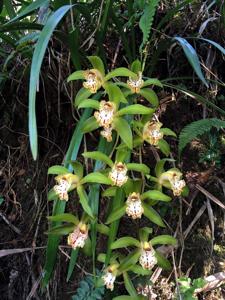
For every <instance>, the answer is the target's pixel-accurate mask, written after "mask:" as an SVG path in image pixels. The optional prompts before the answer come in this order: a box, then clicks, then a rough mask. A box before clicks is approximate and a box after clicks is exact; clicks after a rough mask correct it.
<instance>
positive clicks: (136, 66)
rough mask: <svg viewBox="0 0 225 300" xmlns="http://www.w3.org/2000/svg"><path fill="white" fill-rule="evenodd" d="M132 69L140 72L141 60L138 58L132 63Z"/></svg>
mask: <svg viewBox="0 0 225 300" xmlns="http://www.w3.org/2000/svg"><path fill="white" fill-rule="evenodd" d="M130 69H131V71H132V72H134V73H136V74H138V72H141V70H142V68H141V62H140V60H139V59H136V60H135V61H134V62H132V64H131V68H130Z"/></svg>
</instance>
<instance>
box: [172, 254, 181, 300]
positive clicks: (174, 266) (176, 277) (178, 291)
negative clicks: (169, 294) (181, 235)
mask: <svg viewBox="0 0 225 300" xmlns="http://www.w3.org/2000/svg"><path fill="white" fill-rule="evenodd" d="M171 254H172V260H173V271H174V276H175V282H176V286H177V295H178V297H179V298H178V299H179V300H182V297H181V294H180V287H179V283H178V275H177V269H176V262H175V257H174V250H172V252H171Z"/></svg>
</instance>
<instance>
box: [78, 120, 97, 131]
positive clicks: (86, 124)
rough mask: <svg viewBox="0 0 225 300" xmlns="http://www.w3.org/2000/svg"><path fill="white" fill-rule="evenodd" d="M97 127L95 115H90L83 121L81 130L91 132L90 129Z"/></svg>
mask: <svg viewBox="0 0 225 300" xmlns="http://www.w3.org/2000/svg"><path fill="white" fill-rule="evenodd" d="M98 127H99V124H98V122H97V121H96V119H95V117H90V118H89V119H87V120H86V121H85V122H84V124H83V126H82V129H81V130H82V132H83V133H88V132H91V131H93V130H95V129H97V128H98Z"/></svg>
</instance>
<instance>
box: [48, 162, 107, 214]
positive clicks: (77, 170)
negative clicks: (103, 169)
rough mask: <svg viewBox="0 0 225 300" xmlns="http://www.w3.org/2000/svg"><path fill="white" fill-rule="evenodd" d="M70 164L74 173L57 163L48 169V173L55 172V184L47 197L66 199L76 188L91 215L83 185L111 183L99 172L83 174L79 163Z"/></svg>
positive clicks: (85, 209)
mask: <svg viewBox="0 0 225 300" xmlns="http://www.w3.org/2000/svg"><path fill="white" fill-rule="evenodd" d="M71 165H72V166H73V169H74V173H71V172H69V171H68V169H67V168H65V167H62V166H59V165H55V166H52V167H50V168H49V169H48V174H57V176H56V177H55V180H56V182H57V184H56V185H55V186H54V187H53V188H52V189H51V190H50V192H49V194H48V199H49V200H55V199H59V200H60V201H68V200H69V194H68V193H69V192H71V191H73V190H76V192H77V194H78V197H79V201H80V204H81V205H82V207H83V209H84V211H85V212H86V213H87V214H88V215H90V216H91V217H93V214H92V211H91V208H90V205H89V199H88V196H87V194H86V191H85V185H86V184H92V183H99V184H106V185H112V181H111V180H110V178H108V177H107V176H105V175H104V174H102V173H100V172H93V173H89V174H87V175H86V176H83V173H84V170H83V166H82V164H81V163H79V162H71Z"/></svg>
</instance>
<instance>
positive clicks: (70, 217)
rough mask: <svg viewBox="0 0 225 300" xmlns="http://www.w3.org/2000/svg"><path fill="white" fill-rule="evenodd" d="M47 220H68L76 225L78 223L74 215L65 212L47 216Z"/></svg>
mask: <svg viewBox="0 0 225 300" xmlns="http://www.w3.org/2000/svg"><path fill="white" fill-rule="evenodd" d="M48 220H50V221H55V222H69V223H73V224H75V225H77V224H78V223H79V220H78V218H77V217H76V216H74V215H72V214H69V213H65V214H59V215H56V216H49V217H48Z"/></svg>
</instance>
